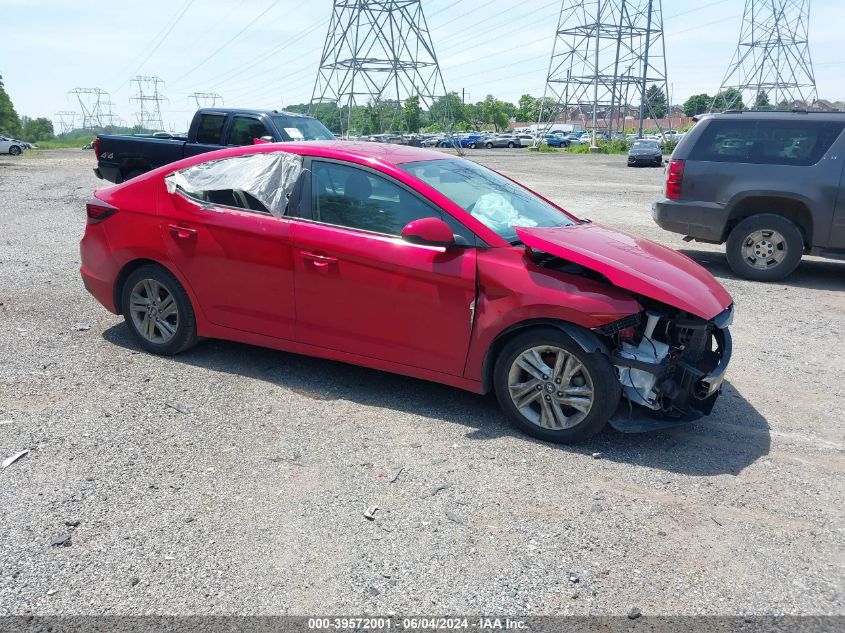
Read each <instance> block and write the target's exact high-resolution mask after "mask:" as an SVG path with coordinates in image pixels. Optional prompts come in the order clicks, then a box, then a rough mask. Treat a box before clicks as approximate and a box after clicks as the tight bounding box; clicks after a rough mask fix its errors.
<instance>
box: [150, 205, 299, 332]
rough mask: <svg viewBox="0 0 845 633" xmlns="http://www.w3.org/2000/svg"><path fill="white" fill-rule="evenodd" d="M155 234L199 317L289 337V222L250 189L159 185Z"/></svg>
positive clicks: (291, 328) (291, 313)
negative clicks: (183, 281)
mask: <svg viewBox="0 0 845 633" xmlns="http://www.w3.org/2000/svg"><path fill="white" fill-rule="evenodd" d="M161 196H162V197H161V199H160V200H159V217H160V219H161V231H162V233H163V235H162V238H163V240H164V242H165V244H166V247H167V250H168V254H169V256H170V258H171V260H172V261H173V262H174V263H175V265H176V267H177V268H178V269H179V272H181V273H182V275H183V277H184V278H185V279H186V280H187V282H188V285H189V286H190V287H191V289H192V290H193V292H194V294H195V296H196V297H197V300H198V301H199V306H198V307H199V309H200V310H202V313H203V314H204V315H205V317H206V318H207V319H208V320H209V321H211V322H212V323H214V324H215V325H220V326H223V327H229V328H234V329H237V330H243V331H247V332H253V333H256V334H263V335H265V336H272V337H276V338H282V339H289V340H293V338H294V321H295V310H294V295H293V262H292V254H291V240H290V236H291V221H290V219H289V218H288V217H276V216H274V215H271V214H270V213H269V212H267V210H266V209H265V208H264V206H263V205H262V203H261V202H260V201H258V200H256V199H255V198H254V197H253V196H251V195H250V194H248V193H246V192H243V191H239V190H232V189H229V190H215V191H208V192H201V193H196V194H191V195H190V196H189V195H188V194H186V193H184V192H182V191H180V190H177V191H176V192H174V193H167V192H164V193H162V194H161Z"/></svg>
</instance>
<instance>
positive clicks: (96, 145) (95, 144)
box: [91, 136, 100, 159]
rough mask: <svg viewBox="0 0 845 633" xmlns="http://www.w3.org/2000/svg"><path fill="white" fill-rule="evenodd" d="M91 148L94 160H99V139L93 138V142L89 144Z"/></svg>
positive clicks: (97, 137)
mask: <svg viewBox="0 0 845 633" xmlns="http://www.w3.org/2000/svg"><path fill="white" fill-rule="evenodd" d="M91 147H93V148H94V158H97V159H99V158H100V137H99V136H95V137H94V142H93V143H92V144H91Z"/></svg>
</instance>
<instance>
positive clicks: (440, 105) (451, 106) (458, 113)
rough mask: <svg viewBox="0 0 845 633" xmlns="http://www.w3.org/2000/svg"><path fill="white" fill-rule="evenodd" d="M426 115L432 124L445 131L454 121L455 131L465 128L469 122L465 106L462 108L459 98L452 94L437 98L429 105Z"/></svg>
mask: <svg viewBox="0 0 845 633" xmlns="http://www.w3.org/2000/svg"><path fill="white" fill-rule="evenodd" d="M428 115H429V119H430V120H431V122H432V124H434V123H439V124H440V125H441V126H442V127H445V129H449V128H450V127H451V126H452V121H454V126H455V128H456V129H458V128H462V127H465V126H466V125H468V123H467V122H468V120H469V117H468V116H467V112H466V106H464V104H463V103H462V102H461V98H460V97H459V96H458V95H457V94H456V93H454V92H450V93H449V94H448V95H445V96H442V97H438V98H437V99H436V100H435V102H434V103H432V104H431V109H430V110H429V113H428Z"/></svg>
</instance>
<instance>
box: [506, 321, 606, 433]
mask: <svg viewBox="0 0 845 633" xmlns="http://www.w3.org/2000/svg"><path fill="white" fill-rule="evenodd" d="M535 354H537V355H539V356H537V355H535ZM532 357H533V358H535V359H536V358H540V359H541V360H540V362H536V361H535V363H530V359H531V358H532ZM561 358H562V360H559V359H561ZM526 359H528V361H527V360H526ZM526 362H529V365H526ZM570 363H571V364H570ZM536 364H539V365H543V364H545V370H544V369H542V368H541V369H540V371H539V372H537V371H536ZM526 367H527V369H526ZM548 370H551V371H548ZM493 372H494V373H493V384H494V388H495V391H496V398H497V399H498V401H499V405H500V406H501V407H502V410H503V411H504V412H505V414H506V415H507V417H508V418H509V419H510V421H511V422H512V423H513V424H514V425H515V426H516V427H517V428H519V429H520V430H522V431H524V432H526V433H528V434H529V435H532V436H534V437H536V438H538V439H541V440H544V441H546V442H555V443H558V444H574V443H576V442H581V441H583V440H585V439H587V438H589V437H591V436H592V435H595V434H596V433H598V432H599V431H600V430H601V429H602V428H604V426H605V424H607V421H608V419H609V418H610V416H611V415H612V414H613V412H614V411H615V410H616V407H617V405H618V404H619V398H620V397H621V393H622V387H621V386H620V384H619V379H618V378H617V377H616V372H615V371H614V369H613V366H612V365H611V364H610V361H609V360H608V359H607V358H606V357H605V356H604V355H602V354H601V353H599V352H594V353H592V354H590V353H587V352H586V351H584V349H583V348H582V347H581V346H580V345H578V343H576V342H575V341H573V340H572V339H571V338H570V337H569V336H567V335H566V334H565V333H564V332H562V331H561V330H558V329H557V328H552V327H542V328H533V329H530V330H527V331H525V332H523V333H521V334H518V335H517V336H515V337H514V338H513V339H511V340H510V341H509V342H508V343H507V344H506V345H505V347H504V348H503V349H502V351H501V352H500V353H499V356H498V357H497V359H496V365H495V367H494V370H493ZM532 396H533V397H532ZM587 399H589V406H587ZM517 402H518V403H519V405H518V404H517Z"/></svg>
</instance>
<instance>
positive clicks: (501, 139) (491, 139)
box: [478, 134, 522, 149]
mask: <svg viewBox="0 0 845 633" xmlns="http://www.w3.org/2000/svg"><path fill="white" fill-rule="evenodd" d="M478 147H486V148H487V149H492V148H494V147H509V148H514V147H522V143H521V142H520V140H519V139H518V138H517V137H516V136H515V135H514V134H494V135H492V136H488V137H487V138H485V139H484V141H483V143H479V144H478Z"/></svg>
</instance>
